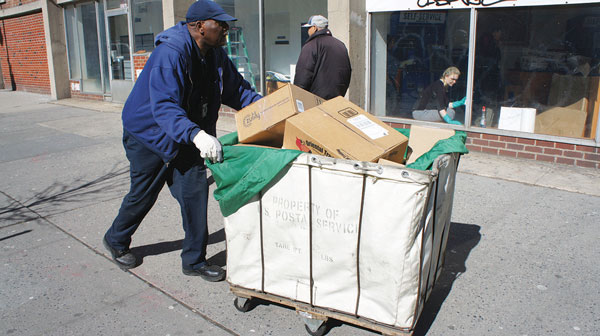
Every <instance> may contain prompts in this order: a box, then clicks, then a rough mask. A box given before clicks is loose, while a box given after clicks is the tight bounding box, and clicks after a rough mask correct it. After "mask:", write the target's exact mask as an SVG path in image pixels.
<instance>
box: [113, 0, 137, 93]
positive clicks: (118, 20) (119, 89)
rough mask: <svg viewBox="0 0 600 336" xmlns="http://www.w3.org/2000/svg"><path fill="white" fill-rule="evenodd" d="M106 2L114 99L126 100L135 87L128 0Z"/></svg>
mask: <svg viewBox="0 0 600 336" xmlns="http://www.w3.org/2000/svg"><path fill="white" fill-rule="evenodd" d="M113 2H115V1H112V2H111V1H108V2H107V3H106V6H107V7H106V34H107V44H108V63H109V69H110V86H111V88H112V99H113V101H116V102H124V101H125V100H126V99H127V96H128V95H129V92H130V91H131V88H132V87H133V78H134V77H133V64H132V60H131V38H130V32H131V20H129V6H128V1H122V0H121V1H117V3H114V4H113Z"/></svg>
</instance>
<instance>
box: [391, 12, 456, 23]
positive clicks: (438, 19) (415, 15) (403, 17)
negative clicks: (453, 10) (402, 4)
mask: <svg viewBox="0 0 600 336" xmlns="http://www.w3.org/2000/svg"><path fill="white" fill-rule="evenodd" d="M398 21H399V22H401V23H445V22H446V13H432V12H405V13H402V14H400V18H399V19H398Z"/></svg>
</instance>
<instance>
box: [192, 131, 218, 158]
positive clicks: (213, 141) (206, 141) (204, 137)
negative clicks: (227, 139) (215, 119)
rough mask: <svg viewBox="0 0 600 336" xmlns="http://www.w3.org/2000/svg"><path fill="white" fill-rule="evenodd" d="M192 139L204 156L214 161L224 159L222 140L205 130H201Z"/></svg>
mask: <svg viewBox="0 0 600 336" xmlns="http://www.w3.org/2000/svg"><path fill="white" fill-rule="evenodd" d="M192 141H193V142H194V145H196V148H198V150H199V151H200V156H201V157H202V158H204V159H208V160H210V161H211V162H213V163H214V162H222V161H223V148H222V147H221V142H219V140H218V139H217V138H215V137H214V136H212V135H210V134H208V133H206V132H204V131H200V132H199V133H198V134H196V136H195V137H194V139H193V140H192Z"/></svg>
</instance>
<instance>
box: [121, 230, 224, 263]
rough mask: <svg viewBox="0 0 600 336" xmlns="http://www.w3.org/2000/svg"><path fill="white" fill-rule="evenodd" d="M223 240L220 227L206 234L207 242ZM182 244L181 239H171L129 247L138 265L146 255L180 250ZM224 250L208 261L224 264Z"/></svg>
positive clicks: (222, 232)
mask: <svg viewBox="0 0 600 336" xmlns="http://www.w3.org/2000/svg"><path fill="white" fill-rule="evenodd" d="M224 240H225V230H223V229H220V230H219V231H216V232H213V233H211V234H210V235H209V236H208V244H209V245H210V244H216V243H220V242H222V241H224ZM182 246H183V239H179V240H172V241H168V242H160V243H154V244H149V245H143V246H136V247H133V248H132V249H131V252H132V253H133V254H135V256H136V257H137V258H138V266H139V265H141V264H142V263H143V262H144V258H145V257H148V256H155V255H159V254H163V253H169V252H173V251H177V250H181V248H182ZM225 256H226V252H225V251H221V252H219V253H217V254H215V255H214V256H212V257H210V258H209V259H208V262H209V263H211V264H213V265H218V266H221V267H223V266H225V262H226V259H225Z"/></svg>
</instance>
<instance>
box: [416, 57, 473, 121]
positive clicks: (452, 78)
mask: <svg viewBox="0 0 600 336" xmlns="http://www.w3.org/2000/svg"><path fill="white" fill-rule="evenodd" d="M459 76H460V70H458V68H457V67H454V66H452V67H449V68H448V69H446V70H445V71H444V73H443V74H442V77H441V78H440V80H437V81H435V82H433V83H431V84H430V85H429V86H428V87H427V88H425V90H423V92H421V96H420V97H419V100H418V101H417V104H416V105H415V108H414V110H413V113H412V115H413V118H414V119H416V120H423V121H442V120H443V121H445V122H447V123H449V124H455V125H462V124H461V123H460V122H458V121H456V120H454V115H455V112H454V108H456V107H459V106H463V105H465V99H466V97H463V99H461V100H459V101H455V102H450V101H449V99H448V96H447V95H446V90H447V89H448V87H450V86H453V85H454V84H455V83H456V81H457V80H458V77H459Z"/></svg>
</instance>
